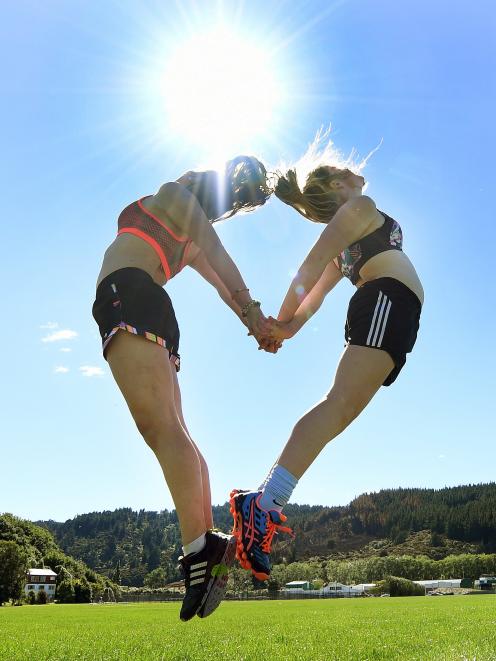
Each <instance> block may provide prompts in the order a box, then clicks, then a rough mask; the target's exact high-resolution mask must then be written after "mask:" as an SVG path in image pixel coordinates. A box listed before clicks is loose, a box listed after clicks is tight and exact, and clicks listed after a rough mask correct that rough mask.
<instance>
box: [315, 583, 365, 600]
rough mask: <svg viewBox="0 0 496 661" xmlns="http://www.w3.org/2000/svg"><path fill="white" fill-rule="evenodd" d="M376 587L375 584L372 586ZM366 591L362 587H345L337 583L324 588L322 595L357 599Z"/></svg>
mask: <svg viewBox="0 0 496 661" xmlns="http://www.w3.org/2000/svg"><path fill="white" fill-rule="evenodd" d="M370 585H371V586H372V585H375V584H372V583H371V584H370ZM363 592H364V590H363V589H362V586H360V585H344V583H337V582H336V581H334V582H332V583H328V584H327V585H325V586H324V587H323V588H322V594H323V595H326V596H330V597H332V596H336V597H356V596H357V595H360V594H363Z"/></svg>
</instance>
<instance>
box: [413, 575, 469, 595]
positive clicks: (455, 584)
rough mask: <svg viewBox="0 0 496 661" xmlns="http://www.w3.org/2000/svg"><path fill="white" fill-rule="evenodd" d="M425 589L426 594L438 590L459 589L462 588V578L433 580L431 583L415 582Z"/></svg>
mask: <svg viewBox="0 0 496 661" xmlns="http://www.w3.org/2000/svg"><path fill="white" fill-rule="evenodd" d="M413 582H414V583H416V584H417V585H420V586H421V587H423V588H424V590H425V591H426V592H429V591H430V590H437V589H438V588H459V587H461V585H460V584H461V582H462V579H461V578H448V579H441V578H439V579H432V580H429V581H413Z"/></svg>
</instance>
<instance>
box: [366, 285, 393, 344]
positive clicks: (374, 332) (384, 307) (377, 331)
mask: <svg viewBox="0 0 496 661" xmlns="http://www.w3.org/2000/svg"><path fill="white" fill-rule="evenodd" d="M390 311H391V301H390V300H389V298H388V297H387V296H386V295H385V294H383V293H382V291H379V295H378V297H377V303H376V305H375V310H374V314H373V316H372V322H371V324H370V329H369V334H368V336H367V341H366V342H365V344H366V345H367V346H370V347H377V348H379V347H380V346H381V345H382V338H383V337H384V332H385V330H386V324H387V320H388V317H389V313H390Z"/></svg>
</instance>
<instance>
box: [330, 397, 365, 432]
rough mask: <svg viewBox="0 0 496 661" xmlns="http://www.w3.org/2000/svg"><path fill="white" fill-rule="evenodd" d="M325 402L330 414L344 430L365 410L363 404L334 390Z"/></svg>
mask: <svg viewBox="0 0 496 661" xmlns="http://www.w3.org/2000/svg"><path fill="white" fill-rule="evenodd" d="M325 401H326V402H328V404H329V408H330V414H331V415H332V416H333V418H334V421H335V422H338V424H339V426H340V427H342V428H343V429H344V428H345V427H347V425H349V424H350V422H352V421H353V420H354V419H355V418H356V417H357V416H358V415H359V414H360V412H361V411H362V409H363V405H362V403H361V402H359V401H357V400H356V399H355V398H351V397H349V396H346V395H345V394H344V393H342V392H340V391H336V390H334V389H332V390H331V391H330V393H329V394H328V395H327V396H326V398H325Z"/></svg>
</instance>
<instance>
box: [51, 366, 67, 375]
mask: <svg viewBox="0 0 496 661" xmlns="http://www.w3.org/2000/svg"><path fill="white" fill-rule="evenodd" d="M68 371H69V368H68V367H64V366H63V365H58V367H55V368H54V370H53V372H54V374H67V372H68Z"/></svg>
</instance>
